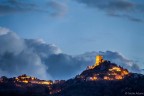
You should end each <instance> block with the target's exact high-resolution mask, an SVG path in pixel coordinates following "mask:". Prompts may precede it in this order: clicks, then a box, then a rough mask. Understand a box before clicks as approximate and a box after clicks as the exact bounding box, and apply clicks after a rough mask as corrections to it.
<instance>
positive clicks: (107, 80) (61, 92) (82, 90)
mask: <svg viewBox="0 0 144 96" xmlns="http://www.w3.org/2000/svg"><path fill="white" fill-rule="evenodd" d="M2 78H3V80H2V81H1V82H0V96H144V75H142V74H137V73H130V72H128V70H127V69H124V68H122V67H120V66H117V65H116V64H114V63H111V62H109V61H105V62H103V63H101V64H100V65H98V66H90V67H88V68H87V69H86V70H84V71H83V72H82V73H81V74H80V75H77V76H76V77H75V78H72V79H69V80H67V81H64V82H63V83H61V82H57V83H50V84H49V83H48V84H47V83H46V84H43V82H45V81H42V80H39V79H34V78H31V77H29V79H22V80H24V81H23V82H20V81H22V80H21V78H26V76H25V77H24V76H23V77H19V79H16V78H6V77H2ZM27 78H28V77H27ZM25 80H27V81H25ZM33 82H35V83H33ZM37 82H38V83H37Z"/></svg>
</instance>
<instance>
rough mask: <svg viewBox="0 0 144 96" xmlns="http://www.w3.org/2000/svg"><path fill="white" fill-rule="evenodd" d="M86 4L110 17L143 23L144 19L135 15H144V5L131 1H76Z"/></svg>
mask: <svg viewBox="0 0 144 96" xmlns="http://www.w3.org/2000/svg"><path fill="white" fill-rule="evenodd" d="M74 1H77V2H79V3H82V4H85V5H87V6H88V7H90V8H96V9H99V10H102V11H104V12H106V14H107V15H109V16H114V17H121V18H126V19H129V20H131V21H136V22H143V19H141V18H139V17H135V16H133V14H136V13H137V14H144V13H143V12H144V7H143V6H144V4H139V3H137V2H132V1H131V0H74Z"/></svg>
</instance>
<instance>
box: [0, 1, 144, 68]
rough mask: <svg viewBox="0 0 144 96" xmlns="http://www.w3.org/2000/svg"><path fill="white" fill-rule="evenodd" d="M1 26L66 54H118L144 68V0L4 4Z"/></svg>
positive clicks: (0, 12) (0, 9) (1, 4)
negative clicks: (108, 51)
mask: <svg viewBox="0 0 144 96" xmlns="http://www.w3.org/2000/svg"><path fill="white" fill-rule="evenodd" d="M0 26H1V27H4V28H7V29H9V30H11V31H12V32H15V33H16V34H18V35H19V36H20V37H21V38H25V39H43V40H44V41H45V42H47V43H49V44H55V45H56V46H58V47H59V48H60V49H61V50H62V52H63V53H65V54H69V55H73V56H75V55H79V54H83V53H85V52H92V51H107V50H110V51H114V52H115V51H116V52H119V53H122V54H123V55H124V56H125V57H127V58H129V59H131V60H134V61H135V62H137V63H139V64H140V65H141V66H142V68H144V65H143V64H144V60H143V57H144V43H143V41H144V32H143V31H144V1H143V0H1V1H0Z"/></svg>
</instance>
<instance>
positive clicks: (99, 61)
mask: <svg viewBox="0 0 144 96" xmlns="http://www.w3.org/2000/svg"><path fill="white" fill-rule="evenodd" d="M103 62H104V60H103V56H101V55H97V56H96V62H95V64H94V66H98V65H99V64H100V63H103Z"/></svg>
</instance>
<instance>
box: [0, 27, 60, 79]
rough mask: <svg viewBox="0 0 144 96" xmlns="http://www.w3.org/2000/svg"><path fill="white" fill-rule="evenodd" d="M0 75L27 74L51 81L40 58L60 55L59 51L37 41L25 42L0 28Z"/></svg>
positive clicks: (14, 34) (7, 30)
mask: <svg viewBox="0 0 144 96" xmlns="http://www.w3.org/2000/svg"><path fill="white" fill-rule="evenodd" d="M0 34H1V35H0V72H1V74H0V75H6V76H17V75H21V74H25V73H26V74H29V75H32V76H37V77H39V78H42V79H48V78H49V79H51V77H50V75H49V74H48V73H47V72H46V70H47V66H45V64H44V63H43V61H42V58H44V56H45V57H46V55H50V54H58V53H60V52H61V51H60V49H59V48H57V47H56V46H54V45H49V44H46V43H43V42H40V41H39V40H32V39H31V40H25V39H22V38H20V37H19V36H18V35H17V34H16V33H14V32H11V31H9V29H6V28H0Z"/></svg>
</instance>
